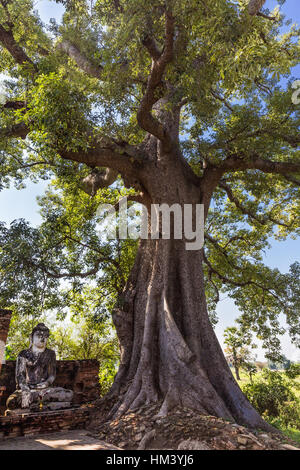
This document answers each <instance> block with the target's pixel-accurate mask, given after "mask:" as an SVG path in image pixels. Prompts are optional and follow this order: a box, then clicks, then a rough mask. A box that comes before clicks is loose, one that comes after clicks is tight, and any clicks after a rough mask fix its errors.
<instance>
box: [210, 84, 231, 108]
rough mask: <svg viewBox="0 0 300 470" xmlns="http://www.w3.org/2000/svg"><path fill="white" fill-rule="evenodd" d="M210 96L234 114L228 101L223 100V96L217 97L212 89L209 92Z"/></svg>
mask: <svg viewBox="0 0 300 470" xmlns="http://www.w3.org/2000/svg"><path fill="white" fill-rule="evenodd" d="M210 92H211V94H212V95H213V97H214V98H216V99H217V100H219V101H221V102H222V103H224V105H225V106H226V108H227V109H229V111H231V112H232V113H233V112H234V109H233V107H232V106H231V105H230V104H229V103H228V101H227V100H226V99H225V98H223V96H221V95H219V94H218V93H217V92H216V91H214V90H213V89H211V90H210Z"/></svg>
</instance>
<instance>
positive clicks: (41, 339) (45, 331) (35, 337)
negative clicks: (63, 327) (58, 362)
mask: <svg viewBox="0 0 300 470" xmlns="http://www.w3.org/2000/svg"><path fill="white" fill-rule="evenodd" d="M49 334H50V330H49V328H48V327H47V326H46V325H45V324H44V323H39V324H38V325H36V326H35V327H34V328H33V330H32V333H31V335H30V347H32V346H34V347H35V348H37V349H40V350H42V351H44V350H45V349H46V346H47V342H48V338H49Z"/></svg>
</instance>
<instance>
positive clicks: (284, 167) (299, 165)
mask: <svg viewBox="0 0 300 470" xmlns="http://www.w3.org/2000/svg"><path fill="white" fill-rule="evenodd" d="M210 166H211V167H214V165H211V164H210ZM215 168H218V169H221V170H224V172H227V171H241V170H260V171H262V172H264V173H275V174H280V175H288V174H289V173H299V172H300V162H274V161H272V160H266V159H263V158H261V157H259V155H257V154H253V155H252V156H250V157H246V156H245V158H242V157H239V156H230V157H228V158H227V159H226V160H224V161H223V162H222V163H220V165H215Z"/></svg>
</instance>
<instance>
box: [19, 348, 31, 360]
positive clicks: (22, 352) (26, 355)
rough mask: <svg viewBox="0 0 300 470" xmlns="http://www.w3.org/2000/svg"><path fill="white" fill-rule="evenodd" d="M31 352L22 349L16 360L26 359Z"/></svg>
mask: <svg viewBox="0 0 300 470" xmlns="http://www.w3.org/2000/svg"><path fill="white" fill-rule="evenodd" d="M30 353H31V350H30V349H23V351H21V352H20V353H19V355H18V359H28V358H29V356H30Z"/></svg>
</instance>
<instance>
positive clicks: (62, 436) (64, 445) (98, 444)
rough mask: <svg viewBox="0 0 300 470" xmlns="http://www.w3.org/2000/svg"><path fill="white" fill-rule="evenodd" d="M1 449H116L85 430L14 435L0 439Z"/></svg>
mask: <svg viewBox="0 0 300 470" xmlns="http://www.w3.org/2000/svg"><path fill="white" fill-rule="evenodd" d="M2 450H118V449H117V448H116V447H115V446H113V445H111V444H107V443H106V442H102V441H100V440H99V439H96V438H95V437H92V436H90V435H89V433H88V431H86V430H75V431H66V432H56V433H51V434H41V435H39V436H34V437H16V438H14V439H7V440H4V441H0V451H2Z"/></svg>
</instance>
